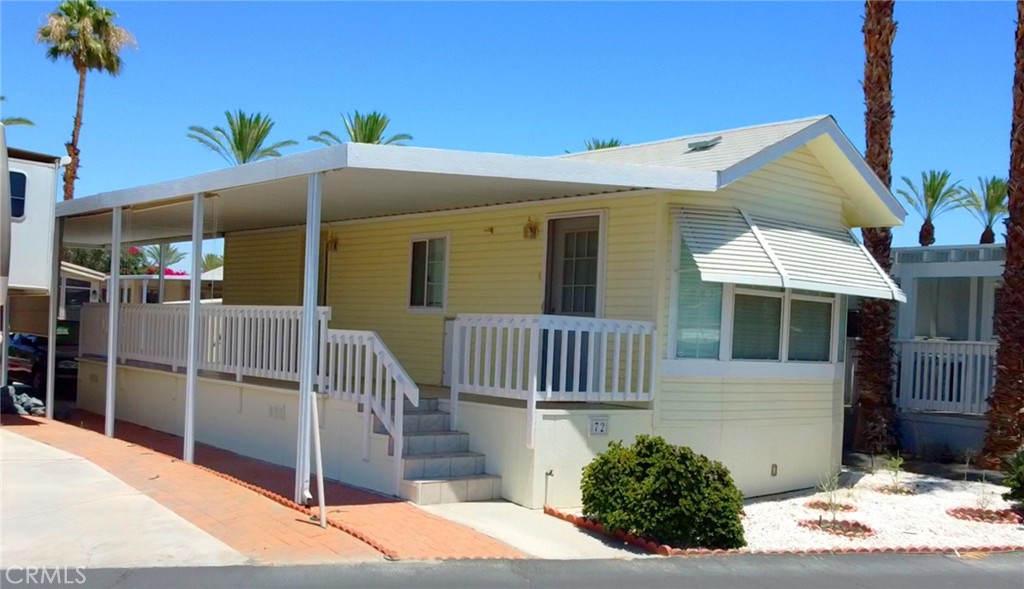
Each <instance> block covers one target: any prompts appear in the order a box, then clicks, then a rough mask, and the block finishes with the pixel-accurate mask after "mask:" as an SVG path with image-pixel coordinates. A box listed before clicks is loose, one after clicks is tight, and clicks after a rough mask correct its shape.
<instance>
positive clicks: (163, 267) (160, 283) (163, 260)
mask: <svg viewBox="0 0 1024 589" xmlns="http://www.w3.org/2000/svg"><path fill="white" fill-rule="evenodd" d="M158 270H159V272H158V275H157V279H156V302H158V303H160V304H163V302H164V275H165V274H167V244H166V243H161V244H160V265H159V268H158Z"/></svg>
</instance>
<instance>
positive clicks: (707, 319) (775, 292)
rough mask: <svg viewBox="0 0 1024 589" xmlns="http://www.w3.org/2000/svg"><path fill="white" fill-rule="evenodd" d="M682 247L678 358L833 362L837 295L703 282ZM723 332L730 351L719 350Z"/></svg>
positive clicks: (678, 304) (676, 328) (678, 288)
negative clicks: (729, 342) (729, 335)
mask: <svg viewBox="0 0 1024 589" xmlns="http://www.w3.org/2000/svg"><path fill="white" fill-rule="evenodd" d="M679 246H680V247H679V250H680V258H679V266H678V268H677V272H678V280H677V289H676V301H675V308H676V325H675V330H676V331H675V333H676V339H675V355H676V358H681V359H732V360H743V361H771V362H818V363H829V362H832V361H833V358H834V355H833V349H832V348H833V342H834V339H835V338H834V337H833V333H834V330H836V329H837V328H838V326H837V325H836V322H837V317H838V313H836V309H835V305H837V304H839V303H840V300H838V299H837V297H836V295H833V294H830V293H819V292H811V291H801V290H793V289H782V288H771V287H761V286H747V285H731V284H729V285H723V284H720V283H714V282H705V281H703V280H701V277H700V272H699V271H698V269H697V265H696V263H695V262H694V260H693V257H692V255H691V254H690V252H689V250H688V249H687V247H686V243H685V242H683V241H682V240H680V241H679ZM840 298H841V297H840ZM723 310H725V312H724V313H723ZM729 310H731V313H730V312H729ZM723 330H725V331H726V333H729V334H731V338H730V339H731V342H732V343H731V347H730V348H729V349H727V350H722V349H721V346H722V342H723V338H722V332H723Z"/></svg>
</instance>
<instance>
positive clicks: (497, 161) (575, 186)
mask: <svg viewBox="0 0 1024 589" xmlns="http://www.w3.org/2000/svg"><path fill="white" fill-rule="evenodd" d="M315 172H325V175H324V182H323V209H322V219H323V221H324V222H330V221H342V220H351V219H362V218H372V217H384V216H390V215H398V214H406V213H420V212H428V211H440V210H452V209H460V208H468V207H479V206H486V205H494V204H508V203H515V202H526V201H535V200H548V199H557V198H564V197H571V196H579V195H589V194H601V193H611V192H623V191H632V190H642V189H661V190H697V191H712V190H715V189H716V187H717V174H715V173H714V172H701V171H692V170H679V169H669V168H661V167H654V166H642V165H625V164H606V163H595V162H580V161H572V160H566V159H555V158H542V157H522V156H511V155H499V154H481V153H469V152H458V151H445V150H436V149H422V148H415V147H396V146H381V145H366V144H344V145H339V146H335V147H331V148H326V149H319V150H315V151H311V152H305V153H300V154H295V155H292V156H286V157H282V158H277V159H274V160H268V161H263V162H257V163H254V164H247V165H244V166H238V167H234V168H229V169H225V170H218V171H215V172H209V173H206V174H200V175H197V176H192V177H189V178H184V179H181V180H174V181H169V182H162V183H159V184H152V185H148V186H142V187H138V188H132V189H127V190H119V191H115V192H108V193H101V194H97V195H94V196H88V197H84V198H81V199H75V200H73V201H68V202H61V203H58V204H57V211H56V214H57V217H58V218H64V219H65V230H64V242H65V243H66V244H69V245H106V244H109V243H110V229H111V228H110V225H111V211H112V209H113V207H115V206H121V207H124V208H125V215H124V229H123V236H122V241H123V242H126V243H133V242H134V243H146V242H157V241H162V240H183V239H187V238H188V237H189V235H190V234H191V219H192V205H191V197H192V195H193V194H195V193H197V192H203V193H208V194H211V196H210V197H208V199H207V201H206V213H205V220H206V232H207V233H208V234H222V233H227V232H232V231H243V230H252V229H266V228H273V227H287V226H293V225H302V224H303V223H304V222H305V217H306V183H307V176H308V174H311V173H315Z"/></svg>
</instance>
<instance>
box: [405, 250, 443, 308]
mask: <svg viewBox="0 0 1024 589" xmlns="http://www.w3.org/2000/svg"><path fill="white" fill-rule="evenodd" d="M447 257H448V239H447V238H446V237H429V238H422V239H413V241H412V260H411V263H410V268H411V270H410V271H411V275H410V278H409V307H411V308H414V309H443V308H444V306H445V275H446V268H445V266H446V260H447Z"/></svg>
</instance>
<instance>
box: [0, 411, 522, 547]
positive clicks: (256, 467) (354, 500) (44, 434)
mask: <svg viewBox="0 0 1024 589" xmlns="http://www.w3.org/2000/svg"><path fill="white" fill-rule="evenodd" d="M10 421H13V420H10ZM18 421H19V422H22V423H28V424H30V425H31V426H22V425H18V424H16V423H9V420H8V419H7V416H5V417H4V420H3V423H4V426H5V427H12V428H16V429H13V430H12V431H15V432H16V433H19V434H21V435H25V436H26V437H30V438H33V439H37V440H40V441H43V442H46V443H49V444H51V445H53V446H55V447H57V448H60V449H62V450H65V451H68V452H71V453H73V454H78V455H79V456H82V457H84V458H87V459H89V460H91V461H92V462H94V463H96V464H97V465H99V466H100V467H102V468H104V469H105V470H107V471H108V472H110V473H111V474H113V475H114V476H117V477H118V478H120V479H122V480H124V481H125V482H127V483H128V484H130V485H132V486H133V487H136V488H138V489H139V490H140V491H142V492H144V493H146V494H147V495H150V496H151V497H153V498H154V499H156V500H157V501H159V502H161V503H163V504H164V505H167V506H168V507H170V508H171V509H172V510H174V511H175V512H177V513H179V514H180V515H182V516H183V517H185V518H186V519H189V520H191V521H193V522H194V523H196V525H199V527H201V528H203V529H204V530H206V531H207V532H210V533H211V534H212V535H214V536H215V537H218V538H220V539H221V540H222V541H224V542H225V543H226V544H228V545H229V546H232V547H234V548H235V549H236V550H240V551H242V552H245V553H246V554H249V553H251V551H252V550H254V548H253V547H250V548H249V551H246V550H243V548H240V546H245V545H246V539H247V538H248V539H249V544H252V545H253V546H256V545H257V544H258V541H257V540H258V538H259V537H260V536H262V535H263V534H264V527H263V525H262V523H263V522H261V521H260V519H259V517H258V516H259V515H260V509H261V508H260V507H259V506H265V509H266V510H267V513H268V514H272V518H273V519H275V520H278V521H280V518H281V517H282V515H281V513H282V512H281V510H283V512H284V513H286V514H287V516H286V517H285V519H287V518H288V517H290V518H291V519H290V521H292V522H293V523H294V524H295V525H297V526H299V527H297V528H296V531H298V532H299V539H298V540H297V541H296V539H295V538H291V537H290V536H288V535H287V534H284V533H282V534H281V541H282V543H283V544H284V545H286V546H288V547H292V546H294V547H296V548H297V549H298V550H297V552H299V553H300V554H303V553H305V550H304V549H303V548H302V547H303V546H309V548H310V549H311V550H313V547H314V546H316V545H317V544H318V543H319V544H326V543H327V539H331V540H330V542H338V541H337V540H335V539H334V538H335V536H337V535H341V536H343V537H344V538H345V541H346V542H348V541H351V542H356V543H359V545H360V547H361V548H360V550H362V551H363V552H361V553H360V555H365V554H366V553H365V550H372V549H371V548H370V546H369V545H367V544H364V543H362V542H360V541H359V540H357V539H356V538H355V537H353V536H350V535H348V534H345V533H343V532H341V531H340V530H337V529H333V528H329V529H328V530H323V529H321V528H319V527H318V526H317V525H316V524H315V522H310V521H309V520H308V519H307V517H306V516H304V515H302V514H301V513H299V512H297V511H295V510H293V509H290V508H287V507H284V506H282V505H279V504H277V503H275V502H273V501H271V500H269V499H267V498H265V497H263V496H261V495H259V494H257V493H254V492H252V491H249V490H247V489H245V488H243V487H241V486H239V485H237V484H234V483H231V482H229V481H227V480H225V479H222V478H220V477H217V476H216V475H214V474H211V473H209V472H207V471H204V470H202V469H199V468H195V467H193V466H191V465H188V464H185V463H183V462H181V461H178V460H175V459H172V458H171V457H174V456H180V455H181V452H182V439H181V438H180V437H178V436H174V435H171V434H166V433H163V432H158V431H156V430H152V429H149V428H146V427H142V426H139V425H135V424H132V423H127V422H122V421H118V422H117V424H116V427H115V432H116V435H117V438H118V439H110V438H107V437H105V436H103V435H102V434H98V433H95V432H102V430H103V418H102V416H98V415H95V414H91V413H86V412H76V415H75V417H74V418H73V421H72V422H73V423H80V424H81V425H83V426H84V429H83V428H78V427H75V426H71V425H67V424H63V423H57V422H52V421H47V420H42V419H32V420H28V419H24V418H23V419H20V420H18ZM89 430H92V431H89ZM195 456H196V463H197V464H199V465H202V466H205V467H207V468H210V469H212V470H215V471H218V472H221V473H224V474H227V475H230V476H232V477H235V478H237V479H240V480H242V481H245V482H247V483H250V484H252V485H255V486H257V487H260V488H263V489H266V490H268V491H270V492H272V493H276V494H278V495H281V496H283V497H286V498H290V497H291V495H292V490H293V487H294V480H295V478H294V471H293V470H292V469H289V468H284V467H280V466H276V465H273V464H269V463H266V462H261V461H259V460H254V459H251V458H247V457H245V456H241V455H239V454H235V453H233V452H228V451H226V450H221V449H219V448H214V447H212V446H207V445H204V444H197V445H196V453H195ZM136 461H137V462H138V464H136ZM158 466H160V468H159V469H157V467H158ZM122 471H123V472H124V474H122ZM179 471H186V472H187V476H185V477H183V476H182V475H181V474H179ZM165 473H173V474H174V475H175V476H174V477H173V478H172V477H170V476H168V475H165ZM165 476H168V479H167V480H164V481H163V482H160V481H161V479H164V477H165ZM153 477H157V478H153ZM189 477H191V478H189ZM191 480H194V481H195V483H196V484H193V483H192V482H191ZM136 483H138V484H136ZM206 484H209V485H215V487H216V488H215V489H214V488H209V489H207V488H205V487H204V485H206ZM225 485H226V486H229V487H231V489H232V490H231V492H230V493H227V494H226V495H225V498H227V500H226V501H223V502H221V501H218V502H217V503H218V505H220V504H221V503H223V505H220V506H219V507H217V506H210V507H207V504H206V501H208V500H209V497H210V496H211V495H213V494H215V492H216V493H220V492H223V491H224V489H225ZM154 487H155V488H154ZM150 488H153V489H152V492H151V491H150V490H148V489H150ZM324 491H325V497H326V500H327V505H328V519H329V520H330V521H334V522H338V523H340V524H341V525H342V526H344V527H345V529H347V530H350V531H351V532H353V533H354V534H356V535H358V536H360V537H362V538H366V539H368V540H369V541H370V542H371V543H372V544H373V545H374V546H377V547H378V548H380V550H381V552H383V553H384V554H386V555H387V556H389V557H392V558H398V559H444V558H523V557H524V555H523V554H522V553H520V552H519V551H517V550H515V549H514V548H512V547H510V546H508V545H506V544H504V543H502V542H500V541H498V540H495V539H494V538H491V537H490V536H486V535H484V534H481V533H479V532H477V531H475V530H472V529H470V528H468V527H465V526H462V525H460V524H457V523H455V522H452V521H449V520H447V519H444V518H441V517H439V516H436V515H433V514H430V513H427V512H426V511H423V510H422V509H420V508H418V507H416V506H415V505H412V504H410V503H406V502H404V501H399V500H397V499H394V498H390V497H384V496H381V495H377V494H375V493H371V492H367V491H362V490H359V489H355V488H353V487H350V486H347V485H343V484H340V483H336V482H331V481H328V482H326V483H325V486H324ZM315 496H316V493H315V490H314V497H315ZM231 497H245V498H246V499H245V502H244V503H237V504H236V502H235V500H233V499H231ZM177 504H181V505H178V507H179V508H182V509H183V510H184V511H186V512H185V513H183V512H182V511H179V509H178V508H176V505H177ZM189 506H191V507H189ZM189 509H191V510H192V511H189ZM246 510H250V511H253V512H254V513H252V514H250V516H248V517H245V518H238V517H237V516H240V515H242V514H243V512H245V511H246ZM230 515H235V516H236V519H245V520H246V522H245V523H244V524H243V523H236V524H231V522H232V521H234V520H233V519H232V518H231V517H230ZM193 518H196V519H193ZM267 523H268V525H269V524H270V522H267ZM204 524H205V525H207V526H210V527H211V529H208V528H207V527H204ZM221 526H225V527H227V528H228V529H223V530H220V531H219V534H223V535H219V534H218V533H214V531H213V528H219V527H221ZM310 544H312V545H313V546H310ZM329 546H330V549H331V550H332V551H333V552H335V553H336V554H337V555H338V556H335V558H342V557H346V558H358V557H360V555H357V554H356V553H355V552H351V553H350V552H346V549H347V546H348V545H347V544H346V547H342V546H340V545H338V546H335V544H329ZM316 550H319V549H316ZM312 553H313V554H318V555H319V553H318V552H316V551H315V550H313V552H312ZM254 556H256V557H259V555H258V554H257V555H254ZM281 556H282V557H287V556H288V554H282V555H281ZM297 556H298V555H296V557H297ZM378 556H379V555H378ZM265 560H272V559H271V558H270V557H266V558H265ZM283 560H284V561H287V562H307V561H308V560H302V559H300V558H296V559H295V560H291V561H288V560H287V559H283Z"/></svg>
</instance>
